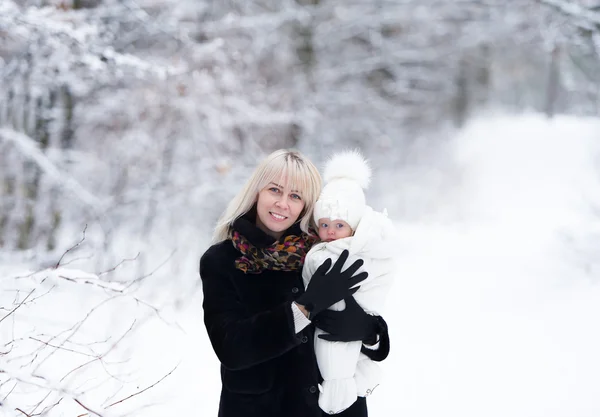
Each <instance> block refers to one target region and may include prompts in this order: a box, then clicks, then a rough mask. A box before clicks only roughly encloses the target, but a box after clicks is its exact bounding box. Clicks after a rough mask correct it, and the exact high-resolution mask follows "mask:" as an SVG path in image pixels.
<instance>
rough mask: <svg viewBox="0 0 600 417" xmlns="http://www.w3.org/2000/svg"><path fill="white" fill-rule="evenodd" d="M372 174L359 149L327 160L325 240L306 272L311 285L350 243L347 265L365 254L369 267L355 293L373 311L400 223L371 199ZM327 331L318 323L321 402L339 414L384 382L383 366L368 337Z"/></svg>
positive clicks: (322, 211)
mask: <svg viewBox="0 0 600 417" xmlns="http://www.w3.org/2000/svg"><path fill="white" fill-rule="evenodd" d="M370 178H371V171H370V169H369V166H368V164H367V162H366V161H365V160H364V158H363V157H362V156H361V155H360V154H359V153H357V152H354V151H351V152H344V153H341V154H337V155H335V156H334V157H333V158H332V159H331V160H330V161H329V162H328V163H327V165H326V168H325V174H324V180H325V187H324V188H323V191H322V192H321V195H320V197H319V200H318V201H317V203H316V204H315V209H314V219H315V223H316V224H317V226H318V230H319V238H320V240H321V243H318V244H316V245H315V246H313V248H312V249H311V250H310V251H309V252H308V254H307V255H306V259H305V261H304V267H303V270H302V278H303V280H304V285H305V287H306V286H307V285H308V282H309V281H310V278H311V277H312V275H313V273H314V272H315V270H316V269H317V268H318V267H319V265H321V264H322V263H323V262H324V261H325V259H327V258H331V259H332V261H334V262H335V260H336V259H337V258H338V257H339V255H340V254H341V253H342V251H343V250H345V249H347V250H348V251H349V257H348V259H347V261H346V263H345V266H349V265H351V264H352V263H353V262H354V261H355V260H357V259H362V260H363V261H364V264H363V266H362V267H361V269H360V270H359V272H360V271H363V270H364V271H367V272H368V273H369V276H368V278H367V279H366V280H364V281H363V282H361V283H360V289H359V290H358V291H357V292H356V293H354V299H355V300H356V302H357V303H358V304H359V305H360V306H361V307H362V308H363V309H364V310H365V311H366V312H367V313H369V314H374V315H381V307H382V305H383V301H384V299H385V295H386V293H387V292H388V291H389V289H390V286H391V279H392V273H393V267H394V261H393V259H394V258H393V249H392V247H393V242H392V239H393V238H394V226H393V224H392V222H391V221H390V220H389V219H388V217H387V214H386V213H379V212H376V211H374V210H373V209H372V208H371V207H369V206H367V205H366V202H365V195H364V192H363V189H365V188H366V187H367V186H368V184H369V181H370ZM344 308H345V302H344V301H340V302H338V303H336V304H334V305H332V306H331V307H330V309H331V310H336V311H340V310H343V309H344ZM322 334H325V332H324V331H323V330H321V329H319V328H316V329H315V338H314V340H315V353H316V357H317V363H318V365H319V370H320V372H321V376H322V377H323V383H322V391H321V394H320V396H319V406H320V407H321V409H322V410H323V411H325V412H326V413H328V414H337V413H339V412H341V411H343V410H345V409H346V408H348V407H350V406H351V405H352V404H353V403H354V402H355V401H356V399H357V396H361V397H365V396H367V395H369V394H370V393H371V392H372V391H373V389H374V388H375V387H376V386H377V385H379V382H380V380H381V371H380V369H379V367H378V365H377V364H376V363H375V362H373V361H372V360H371V359H369V358H368V357H367V356H365V355H364V354H362V353H361V351H360V350H361V346H362V342H360V341H357V342H331V341H328V340H323V339H321V338H319V337H318V336H319V335H322Z"/></svg>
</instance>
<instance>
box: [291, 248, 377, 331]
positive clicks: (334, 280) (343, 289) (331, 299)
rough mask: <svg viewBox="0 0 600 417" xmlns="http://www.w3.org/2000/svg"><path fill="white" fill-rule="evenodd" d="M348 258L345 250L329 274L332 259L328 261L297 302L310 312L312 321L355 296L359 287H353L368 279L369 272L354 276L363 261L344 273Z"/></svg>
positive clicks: (357, 261) (323, 264)
mask: <svg viewBox="0 0 600 417" xmlns="http://www.w3.org/2000/svg"><path fill="white" fill-rule="evenodd" d="M348 256H349V252H348V251H347V250H344V251H343V252H342V253H341V254H340V257H339V258H338V260H337V261H336V262H335V264H333V267H332V268H331V270H330V271H329V272H327V271H328V270H329V267H330V266H331V259H326V260H325V262H323V263H322V264H321V266H319V268H317V270H316V271H315V273H314V274H313V276H312V278H311V279H310V282H309V284H308V286H307V287H306V291H305V292H304V294H302V295H301V296H300V297H299V298H298V299H297V300H296V303H297V304H300V305H303V306H304V307H305V308H306V309H307V310H308V311H309V312H310V317H309V318H311V319H312V317H315V316H316V315H317V314H319V313H320V312H322V311H323V310H325V309H327V308H329V307H330V306H332V305H333V304H335V303H337V302H338V301H341V300H343V299H344V298H346V297H348V296H351V295H352V294H354V293H355V292H356V291H358V288H359V287H356V288H352V287H354V286H355V285H356V284H358V283H360V282H362V281H364V280H365V279H367V277H368V274H367V272H361V273H359V274H356V275H354V273H355V272H356V271H357V270H358V269H359V268H360V267H361V266H362V264H363V260H362V259H358V260H356V261H355V262H354V263H353V264H352V265H350V266H349V267H348V268H347V269H346V270H345V271H342V267H343V266H344V262H346V260H347V259H348Z"/></svg>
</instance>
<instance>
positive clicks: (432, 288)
mask: <svg viewBox="0 0 600 417" xmlns="http://www.w3.org/2000/svg"><path fill="white" fill-rule="evenodd" d="M599 107H600V2H598V1H595V0H345V1H339V0H220V1H214V0H178V1H175V0H136V1H130V0H119V1H117V0H0V415H1V416H4V415H6V416H40V415H41V416H87V415H89V416H94V415H100V416H124V415H132V416H144V417H152V416H168V415H178V414H185V415H199V416H214V415H216V409H217V404H218V392H219V390H220V382H219V373H218V362H217V360H216V357H215V356H214V354H213V352H212V349H211V347H210V345H209V343H208V340H207V338H206V336H205V334H204V327H203V323H202V311H201V302H202V296H201V288H200V282H199V279H198V274H197V263H198V260H199V256H200V254H201V253H202V252H203V251H204V250H205V249H206V248H207V247H208V245H209V241H210V235H211V231H212V227H213V225H214V223H215V221H216V219H217V217H218V216H219V214H220V212H221V211H222V210H223V208H224V206H225V204H226V202H227V201H228V200H229V199H230V198H231V197H232V196H233V195H234V193H235V192H236V191H237V190H238V189H239V187H240V186H241V184H242V182H243V181H244V180H245V179H246V177H247V176H248V174H249V172H250V171H251V169H253V168H254V166H255V165H256V163H257V161H259V160H260V159H261V158H262V157H263V156H265V155H266V154H268V153H270V152H271V151H273V150H275V149H278V148H290V147H292V148H297V149H300V150H301V151H302V152H304V153H305V154H307V155H308V156H309V157H310V158H311V159H312V160H313V161H314V162H315V163H316V164H317V165H318V166H322V163H323V162H324V161H325V160H326V158H327V157H328V156H329V155H330V154H331V153H332V152H334V151H336V150H341V149H344V148H350V147H352V148H360V149H361V150H362V151H363V153H364V154H365V156H366V157H368V158H369V160H370V161H371V165H372V166H373V168H374V178H373V183H372V185H371V188H370V189H369V190H368V193H367V198H368V200H369V202H370V204H371V205H372V206H373V207H375V208H377V209H382V208H383V207H386V208H387V209H388V212H389V213H390V216H391V217H392V218H393V219H394V220H395V221H396V223H397V227H398V231H399V237H398V245H399V257H400V260H401V262H400V264H401V267H400V271H398V277H397V280H396V283H395V284H394V290H393V291H392V293H391V294H390V299H389V301H388V303H389V304H388V307H387V310H386V311H387V313H386V314H385V317H386V320H388V322H389V323H390V329H391V334H392V342H393V344H394V345H393V347H392V354H391V355H390V358H389V359H388V360H387V361H386V362H385V363H384V366H383V369H384V372H386V375H387V376H386V380H385V381H384V384H382V386H381V387H380V388H378V390H377V391H378V392H376V393H374V394H373V396H372V397H371V398H370V399H369V404H370V414H371V415H373V416H388V415H403V416H406V417H417V416H419V417H420V416H436V417H441V416H461V417H467V416H478V417H480V416H485V417H490V416H503V417H506V416H511V417H534V416H544V417H587V416H590V417H592V416H594V417H597V416H598V415H600V400H599V399H598V398H600V380H599V379H598V375H600V359H599V357H598V355H597V352H598V351H599V349H600V335H599V334H598V331H597V329H598V325H599V318H600V289H599V286H598V285H599V282H598V264H597V256H596V251H597V248H598V244H599V243H600V187H599V185H600V173H599V171H598V168H599V166H600V152H599V151H600V142H599V140H600V119H598V118H597V116H598V112H599Z"/></svg>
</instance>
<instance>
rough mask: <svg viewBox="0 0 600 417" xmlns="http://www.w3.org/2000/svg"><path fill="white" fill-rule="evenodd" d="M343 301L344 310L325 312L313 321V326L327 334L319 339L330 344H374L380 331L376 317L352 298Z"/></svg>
mask: <svg viewBox="0 0 600 417" xmlns="http://www.w3.org/2000/svg"><path fill="white" fill-rule="evenodd" d="M344 301H345V302H346V308H345V309H344V310H342V311H333V310H326V311H323V312H321V313H320V314H319V315H318V316H316V317H315V318H314V319H313V323H314V324H315V326H317V327H318V328H319V329H321V330H324V331H326V332H327V333H329V334H322V335H319V338H320V339H323V340H329V341H330V342H353V341H357V340H360V341H364V342H369V344H374V343H376V342H377V334H378V333H379V329H380V326H379V320H378V317H377V316H371V315H370V314H367V313H366V312H365V310H363V309H362V308H361V306H359V305H358V303H357V302H356V300H355V299H354V297H347V298H346V299H344Z"/></svg>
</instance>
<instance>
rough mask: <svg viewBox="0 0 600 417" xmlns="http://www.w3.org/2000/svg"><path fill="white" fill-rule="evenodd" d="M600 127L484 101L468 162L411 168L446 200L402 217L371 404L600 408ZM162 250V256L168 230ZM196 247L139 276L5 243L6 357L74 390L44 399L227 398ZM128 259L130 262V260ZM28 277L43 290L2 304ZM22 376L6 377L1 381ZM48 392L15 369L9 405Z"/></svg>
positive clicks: (418, 415) (189, 404) (463, 148)
mask: <svg viewBox="0 0 600 417" xmlns="http://www.w3.org/2000/svg"><path fill="white" fill-rule="evenodd" d="M599 133H600V119H583V118H574V117H566V116H561V117H556V118H554V119H552V120H549V119H546V118H544V117H542V116H538V115H521V116H498V115H496V116H487V117H485V118H481V119H478V120H474V121H472V122H471V123H470V124H469V125H467V126H466V127H465V129H464V130H462V131H461V132H459V133H458V134H457V135H456V137H454V138H452V139H451V140H450V141H448V142H447V153H448V157H449V159H450V161H451V164H452V166H453V167H454V170H453V171H452V172H454V173H458V174H457V175H453V176H452V177H451V178H449V179H448V181H445V182H439V181H437V179H435V178H434V179H433V180H432V179H431V178H430V177H428V174H427V173H428V172H430V173H431V175H432V176H438V175H439V171H438V170H436V168H439V167H435V166H423V167H421V171H420V172H421V174H422V175H419V176H411V177H410V178H412V181H416V183H413V184H411V187H412V188H411V193H410V194H409V195H410V198H411V199H412V202H413V204H415V205H419V204H421V203H422V202H426V201H430V200H431V199H433V200H434V201H435V202H436V210H435V211H430V210H428V211H426V212H425V214H424V215H423V216H421V217H418V218H415V217H410V218H408V217H407V218H406V219H405V218H397V219H396V220H397V229H398V231H399V241H398V253H399V270H398V275H397V278H396V281H395V283H394V286H393V289H392V291H391V293H390V295H389V298H388V301H387V304H386V310H385V311H384V317H385V318H386V320H387V321H388V323H389V327H390V334H391V339H392V352H391V354H390V357H389V358H388V359H387V360H386V361H385V362H383V363H382V369H383V371H384V373H385V380H384V382H383V383H382V385H381V386H380V387H378V388H377V389H376V390H375V392H374V394H373V395H372V396H371V397H369V400H368V402H369V415H371V416H375V417H377V416H403V417H430V416H431V417H441V416H444V417H451V416H460V417H471V416H472V417H482V416H485V417H496V416H498V417H500V416H502V417H506V416H510V417H537V416H540V417H588V416H589V417H592V416H593V417H596V416H598V415H600V400H599V399H598V393H599V392H600V378H598V375H600V356H599V355H598V354H597V352H599V351H600V332H598V331H597V329H598V324H599V323H598V321H599V317H600V282H599V280H598V278H597V275H596V274H595V272H597V270H598V266H597V265H596V261H595V259H594V257H593V254H594V252H593V250H594V248H595V247H597V246H598V239H599V237H600V217H598V209H597V208H598V207H600V205H599V204H600V187H598V185H599V184H598V178H599V175H598V171H597V168H596V165H597V161H598V156H600V152H599V151H600V142H598V140H597V137H598V134H599ZM373 180H374V181H377V171H375V172H374V177H373ZM431 184H435V186H431ZM403 186H404V185H403V184H399V187H397V188H392V189H388V192H390V193H395V192H402V190H403V189H405V188H403ZM397 190H399V191H397ZM415 190H420V192H421V193H423V194H427V195H417V191H415ZM386 201H390V199H389V198H388V199H387V200H386ZM405 203H406V201H405ZM410 203H411V201H408V204H410ZM417 208H418V207H417ZM388 209H390V216H392V217H393V216H394V214H393V213H394V211H395V210H394V207H391V206H388ZM184 226H185V225H182V227H184ZM206 241H208V236H206ZM155 255H156V256H151V258H153V259H156V260H157V262H159V261H158V260H159V259H164V257H165V253H164V252H163V251H162V248H161V249H160V250H157V254H155ZM198 255H199V254H198V253H194V251H189V252H188V253H187V256H188V257H189V259H186V265H189V266H190V268H182V272H181V273H182V274H183V277H178V279H177V280H175V282H176V283H178V284H177V285H179V287H177V286H174V285H173V283H171V284H169V282H165V281H164V280H171V279H172V277H169V276H164V275H160V270H159V271H158V272H157V274H155V275H152V276H150V277H148V278H147V279H145V280H143V281H141V282H136V283H135V285H131V286H128V282H127V281H119V282H117V281H106V280H104V281H102V280H103V277H102V276H101V274H97V273H96V274H94V273H91V272H85V271H80V270H79V269H78V267H77V266H73V265H65V266H64V267H60V268H58V269H47V270H42V271H39V272H36V273H34V274H32V272H33V270H28V268H27V265H25V266H24V265H18V264H16V263H15V264H11V263H10V262H8V261H7V259H10V258H9V257H8V256H2V257H1V258H0V259H2V260H3V261H2V263H1V264H0V275H1V276H2V277H3V278H2V280H0V306H4V308H3V309H1V310H0V320H3V321H1V322H0V338H1V341H2V343H0V351H2V352H6V351H7V350H8V349H9V348H10V349H12V350H11V351H10V353H8V354H5V355H0V370H4V371H5V372H8V374H9V375H11V376H13V377H15V378H19V379H22V380H31V379H32V378H34V377H32V376H31V373H30V372H27V371H28V370H29V368H27V367H25V368H23V367H22V365H24V364H26V363H28V361H32V362H31V363H32V364H34V365H35V374H36V375H38V376H42V377H44V378H45V379H44V380H41V381H37V382H39V384H40V385H42V386H44V387H48V386H52V387H55V388H57V389H59V390H61V391H63V392H64V395H65V399H64V400H63V401H61V403H60V404H59V405H57V406H55V407H54V408H53V409H52V411H51V412H49V413H48V414H47V415H49V416H62V415H64V416H72V415H78V414H82V413H84V412H85V410H83V409H82V408H81V406H79V405H78V404H77V403H76V402H75V401H74V400H72V399H73V398H77V399H78V400H80V401H81V402H82V403H83V404H85V405H86V406H88V407H89V408H91V409H94V410H97V411H101V414H102V415H107V416H108V415H124V414H126V413H131V414H128V415H135V416H144V417H154V416H156V417H158V416H160V417H163V416H166V415H179V414H183V415H187V414H189V413H190V411H191V410H193V413H194V415H199V416H215V415H216V413H217V407H218V395H219V391H220V379H219V363H218V361H217V359H216V356H215V355H214V353H213V351H212V348H211V346H210V344H209V341H208V338H207V336H206V333H205V329H204V325H203V322H202V308H201V303H202V297H201V291H200V289H199V288H198V286H197V285H196V284H194V283H195V282H196V280H197V275H196V272H195V271H193V270H192V269H193V266H195V265H197V261H198ZM132 264H135V261H133V262H130V263H128V264H127V265H123V266H122V267H121V268H120V269H119V270H118V272H119V274H120V275H118V276H119V277H120V278H122V279H123V280H125V279H126V278H127V277H128V276H133V275H131V274H130V273H129V269H128V268H129V267H132ZM31 274H32V275H31ZM15 276H20V277H21V278H18V279H17V278H14V279H9V278H10V277H15ZM67 278H68V279H67ZM99 280H100V281H102V283H103V284H107V285H100V284H99V283H100V281H99ZM184 282H185V284H182V283H184ZM108 284H110V285H108ZM106 286H109V287H110V288H105V287H106ZM16 290H18V293H17V291H16ZM31 291H34V292H33V293H32V296H31V297H30V298H29V300H31V299H32V298H34V297H38V298H36V299H35V302H32V303H24V304H23V305H22V306H21V307H20V308H19V309H17V310H16V311H15V312H14V313H13V314H11V315H10V316H9V317H8V318H6V319H2V317H5V315H6V314H7V313H8V312H7V310H6V306H15V305H16V304H15V301H16V302H17V304H18V302H21V301H23V299H24V298H25V297H26V296H27V294H28V293H29V292H31ZM182 293H185V295H186V297H183V296H182ZM169 299H171V300H173V299H177V300H179V305H178V306H175V305H174V304H173V303H169ZM11 308H12V307H11ZM9 310H10V309H9ZM88 313H89V316H88ZM71 334H72V336H71V337H69V335H71ZM52 335H55V336H56V337H55V338H54V339H50V338H51V336H52ZM30 337H35V339H38V340H33V339H31V338H30ZM11 340H14V342H12V343H11V342H10V341H11ZM39 340H43V341H46V342H47V343H52V344H55V345H59V344H60V343H63V347H65V348H69V349H71V350H74V351H78V352H80V353H79V354H75V353H73V352H71V351H67V350H64V349H63V350H61V349H50V348H49V347H48V346H46V345H43V344H41V342H39ZM49 340H51V341H49ZM5 343H10V346H8V345H5ZM42 346H46V347H45V348H44V349H40V348H41V347H42ZM30 352H38V355H39V356H38V358H37V359H32V355H30V354H29V353H30ZM51 352H53V353H52V354H51ZM86 355H92V356H91V357H90V356H86ZM99 356H102V360H100V359H97V358H98V357H99ZM94 358H96V360H94V361H93V362H92V363H90V364H89V365H87V366H84V367H82V368H81V369H80V370H78V371H76V372H73V373H71V374H68V373H69V372H70V371H71V370H73V369H74V368H75V367H77V366H80V365H82V364H84V363H86V362H89V361H90V360H91V359H94ZM171 371H173V372H172V373H171V374H169V373H170V372H171ZM67 374H68V376H67ZM165 376H166V377H165ZM163 377H165V378H164V379H163V380H162V381H161V378H163ZM63 378H64V379H63ZM38 379H39V378H38ZM4 380H6V374H0V384H1V382H2V381H4ZM157 381H160V382H158V383H157ZM13 384H14V382H11V383H8V384H5V385H1V386H0V399H2V398H4V397H5V396H6V394H7V393H8V391H9V390H10V389H11V388H12V387H13ZM153 384H156V385H154V386H152V385H153ZM151 386H152V387H151ZM148 387H151V388H149V389H148V390H147V391H145V392H143V393H140V394H139V395H135V396H133V397H131V398H129V399H126V400H124V401H123V402H120V403H117V404H115V405H113V406H110V407H108V406H109V405H110V404H112V403H115V402H118V401H120V400H121V399H125V398H127V397H128V396H130V395H133V394H135V393H137V392H140V391H142V390H144V389H146V388H148ZM40 392H41V390H40V389H39V388H36V387H35V386H30V385H25V384H21V385H19V387H18V388H16V389H15V390H14V391H13V392H12V393H11V394H10V395H9V396H7V397H6V398H5V399H4V400H3V406H2V407H0V415H7V416H17V415H22V414H21V413H20V412H18V411H15V408H16V407H19V408H22V409H23V410H25V411H28V412H32V410H33V409H35V404H36V403H37V402H38V401H40V400H41V399H42V396H41V394H40ZM58 398H59V396H55V395H53V396H51V397H50V398H49V399H48V400H47V401H46V403H44V404H46V405H48V404H53V403H54V402H56V401H57V399H58ZM107 407H108V408H107ZM41 408H42V407H38V408H37V412H39V411H40V409H41Z"/></svg>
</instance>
